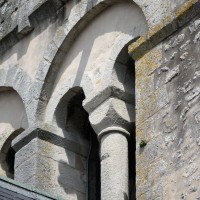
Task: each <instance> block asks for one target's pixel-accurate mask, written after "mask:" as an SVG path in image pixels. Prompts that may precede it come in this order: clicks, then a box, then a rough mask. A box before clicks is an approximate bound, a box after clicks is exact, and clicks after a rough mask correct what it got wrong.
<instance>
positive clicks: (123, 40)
mask: <svg viewBox="0 0 200 200" xmlns="http://www.w3.org/2000/svg"><path fill="white" fill-rule="evenodd" d="M120 6H124V7H125V8H123V9H120ZM127 9H128V10H129V12H128V13H129V14H128V15H125V13H122V12H123V11H121V10H127ZM115 10H118V11H120V12H118V11H117V12H118V18H116V16H115V17H114V14H113V13H114V12H115ZM109 13H111V14H110V15H109ZM120 14H121V15H120ZM107 15H108V17H107V18H106V20H107V21H109V22H108V25H107V27H105V30H100V31H99V32H98V33H97V34H96V33H94V35H93V36H91V37H90V38H92V39H93V41H92V39H91V44H89V45H90V46H89V45H88V47H87V48H92V45H94V43H93V42H94V41H95V39H96V38H101V37H102V38H101V41H100V39H99V40H98V41H97V42H98V43H101V42H102V41H104V39H105V38H106V37H107V40H108V39H109V37H110V38H112V36H113V38H114V40H113V41H107V43H109V42H110V47H108V49H107V52H108V53H107V56H106V57H104V58H102V59H101V58H99V59H100V61H99V65H98V63H95V65H96V66H92V65H93V64H94V63H87V66H88V65H89V64H90V66H91V67H90V68H88V69H87V70H85V71H84V73H85V72H86V71H88V72H89V71H92V70H93V72H92V73H93V74H94V76H96V74H98V73H99V72H98V69H100V70H101V73H102V77H101V78H102V79H104V78H106V80H107V81H108V79H109V78H111V77H110V76H111V74H112V70H113V66H114V61H115V60H116V57H117V56H118V54H119V52H120V51H121V49H122V48H123V47H124V45H125V44H127V43H128V42H130V41H132V40H133V39H137V38H138V37H139V36H140V35H143V34H145V33H146V31H147V24H146V20H145V17H144V15H143V13H142V11H141V10H140V9H139V8H138V6H137V5H136V4H133V3H130V1H127V2H125V3H120V4H115V5H113V6H112V7H109V8H108V9H106V10H105V11H104V12H103V14H100V15H98V17H96V18H95V19H94V20H93V21H92V22H91V23H90V24H89V25H88V26H87V27H86V28H85V29H84V30H83V32H82V33H81V34H79V35H80V36H79V37H77V39H76V41H77V40H78V41H80V39H79V38H80V37H82V35H84V34H85V32H86V31H87V30H88V29H89V28H90V27H91V26H93V24H95V23H96V20H99V21H103V20H104V18H105V17H106V16H107ZM123 16H128V17H130V18H131V20H130V19H129V20H130V21H131V22H130V25H128V23H127V26H125V25H124V24H125V23H124V22H123V20H128V18H124V17H123ZM109 17H111V18H110V19H109ZM117 20H118V21H117ZM138 21H140V22H141V23H138ZM113 22H114V23H116V24H114V25H112V23H113ZM101 23H102V22H101ZM91 24H92V25H91ZM110 25H111V27H109V26H110ZM115 25H116V27H114V26H115ZM101 26H103V27H104V25H101ZM93 27H94V26H93ZM99 27H100V25H99ZM113 27H114V28H116V32H117V33H116V34H115V33H114V32H115V31H113V30H112V29H113ZM128 27H129V28H128ZM123 28H124V29H123ZM93 29H96V27H95V28H93ZM95 34H96V35H95ZM87 36H88V35H87ZM87 36H86V37H87ZM104 36H105V37H104ZM83 37H84V36H83ZM103 37H104V38H103ZM90 38H88V40H90ZM85 39H86V38H85ZM76 41H74V43H76ZM82 41H83V40H82ZM95 42H96V41H95ZM104 44H105V43H104ZM105 45H106V44H105ZM82 46H83V47H84V46H85V45H83V44H82ZM72 47H73V45H72V46H71V50H70V53H71V52H72V51H73V50H72ZM97 48H98V47H97ZM97 48H96V49H97ZM101 48H102V49H103V48H104V47H103V46H102V47H101ZM93 50H94V48H93V49H86V48H85V49H84V53H88V55H86V54H85V55H83V57H84V59H85V58H86V59H87V56H89V54H90V53H91V54H92V53H93V52H94V51H93ZM96 53H97V52H96ZM68 54H69V52H68V53H66V55H68ZM66 55H65V58H64V57H63V60H65V59H67V58H66ZM93 56H94V55H93ZM83 57H82V58H81V59H82V60H83ZM59 59H61V58H60V57H59ZM102 60H104V62H103V63H102ZM83 62H85V61H83ZM83 62H82V63H81V64H80V68H79V75H76V76H82V75H80V74H83V70H84V69H83V68H84V67H86V63H84V64H83ZM83 65H85V66H83ZM100 65H101V66H100ZM102 66H103V68H102ZM52 67H53V65H52ZM74 68H75V67H74ZM92 68H93V69H92ZM97 68H98V69H97ZM52 70H53V71H51V70H50V71H49V72H48V75H47V79H46V82H48V83H47V85H46V86H47V87H46V86H44V87H46V89H45V91H44V94H47V93H48V89H50V90H49V91H53V89H54V88H55V84H57V83H56V81H58V80H59V78H58V76H60V74H61V70H63V69H62V67H61V65H60V66H59V68H54V67H53V68H52ZM56 70H57V72H55V71H56ZM95 70H96V71H95ZM59 73H60V74H59ZM86 74H87V75H86ZM92 76H93V75H92ZM48 77H49V78H50V77H51V78H52V80H53V79H54V80H53V82H51V81H50V80H48ZM72 79H73V78H72ZM72 79H70V78H66V79H65V81H62V82H63V83H62V84H63V85H62V88H59V92H58V93H56V92H54V93H52V92H50V93H51V94H52V96H51V98H50V97H48V98H47V102H46V103H47V104H48V106H47V109H46V116H47V118H48V119H46V120H47V122H51V121H52V117H53V115H52V114H53V113H54V112H55V108H56V106H57V104H58V102H59V100H60V99H61V98H62V96H63V94H64V93H66V92H67V91H68V90H69V89H70V87H74V86H81V87H83V89H84V92H85V94H86V96H89V95H90V94H89V93H90V91H91V88H90V89H89V87H90V86H91V85H92V84H93V83H92V82H94V81H95V80H94V77H91V75H89V73H85V75H84V77H83V78H82V79H83V80H82V83H80V82H79V83H78V82H77V83H73V82H72V81H73V80H72ZM80 79H81V78H80ZM92 79H93V80H92ZM107 81H105V82H103V81H102V82H101V87H102V88H101V89H99V88H98V91H99V90H103V88H105V87H107V85H103V83H106V82H107ZM84 82H85V83H88V82H91V84H90V85H89V84H87V86H84V84H85V83H84ZM85 85H86V84H85ZM94 92H95V91H92V93H94ZM50 93H49V94H50ZM49 98H50V101H49V100H48V99H49ZM48 101H49V102H48ZM44 104H45V103H44V102H42V105H44ZM44 109H45V108H44ZM43 112H44V111H43ZM40 113H41V110H40ZM50 118H51V119H50Z"/></svg>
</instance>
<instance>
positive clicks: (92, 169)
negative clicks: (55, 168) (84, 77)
mask: <svg viewBox="0 0 200 200" xmlns="http://www.w3.org/2000/svg"><path fill="white" fill-rule="evenodd" d="M84 99H85V95H84V92H83V89H82V88H81V87H73V88H71V89H69V90H68V92H67V93H66V94H65V95H64V96H63V98H62V99H61V100H60V102H59V104H58V106H57V108H56V112H55V116H54V119H55V122H56V124H57V125H58V126H59V127H60V128H62V129H63V130H65V131H66V134H73V135H74V136H76V138H77V140H76V143H79V144H80V145H82V151H84V152H85V153H84V154H82V155H81V154H77V153H76V152H73V153H74V154H75V157H76V159H77V161H76V164H75V169H76V170H77V171H78V172H79V171H80V172H81V174H82V176H84V177H85V181H84V182H85V183H84V184H82V181H80V185H78V184H77V185H73V186H71V187H72V188H73V190H74V191H75V192H77V194H78V192H79V191H80V187H81V188H82V189H81V191H82V195H83V196H84V197H85V199H96V200H100V160H99V156H98V152H99V143H98V141H97V135H96V134H95V132H94V131H93V129H92V127H91V125H90V122H89V119H88V113H87V112H86V111H85V109H84V108H83V106H82V102H83V100H84ZM59 171H60V174H68V173H70V172H68V168H67V167H66V168H65V170H63V168H62V167H59ZM81 179H82V178H81V177H80V180H81ZM58 181H59V183H60V185H61V186H62V187H63V188H65V189H67V188H68V187H69V186H68V185H65V184H66V182H68V181H65V183H63V178H62V177H60V178H58ZM69 181H70V180H69ZM69 184H70V182H69ZM87 196H88V198H86V197H87Z"/></svg>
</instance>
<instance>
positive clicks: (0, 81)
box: [0, 65, 34, 123]
mask: <svg viewBox="0 0 200 200" xmlns="http://www.w3.org/2000/svg"><path fill="white" fill-rule="evenodd" d="M32 84H33V82H32V79H31V78H30V77H29V76H28V75H27V74H26V72H24V71H23V69H21V68H20V67H19V66H18V65H10V66H9V67H7V68H2V69H0V92H3V91H15V92H16V93H17V94H18V96H19V97H20V99H21V102H22V103H23V105H24V108H25V111H26V113H27V117H28V119H27V120H28V122H29V123H31V122H32V121H33V117H32V114H33V106H32V104H31V103H30V102H31V101H33V99H34V98H33V95H34V91H33V89H34V88H32Z"/></svg>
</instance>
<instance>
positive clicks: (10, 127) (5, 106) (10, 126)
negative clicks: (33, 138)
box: [0, 86, 28, 178]
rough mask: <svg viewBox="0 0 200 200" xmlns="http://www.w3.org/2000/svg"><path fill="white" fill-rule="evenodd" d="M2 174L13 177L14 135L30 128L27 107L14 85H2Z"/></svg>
mask: <svg viewBox="0 0 200 200" xmlns="http://www.w3.org/2000/svg"><path fill="white" fill-rule="evenodd" d="M0 110H1V112H0V164H1V167H0V175H7V176H8V177H9V178H13V175H14V172H13V170H14V163H13V162H14V151H13V150H12V148H11V142H12V139H14V137H16V136H17V135H18V134H20V133H21V132H22V131H23V130H24V129H26V128H28V119H27V114H26V109H25V106H24V103H23V101H22V99H21V97H20V95H19V94H18V93H17V92H16V91H15V90H14V89H13V88H12V87H5V86H4V87H2V86H1V87H0Z"/></svg>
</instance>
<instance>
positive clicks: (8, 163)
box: [0, 128, 24, 179]
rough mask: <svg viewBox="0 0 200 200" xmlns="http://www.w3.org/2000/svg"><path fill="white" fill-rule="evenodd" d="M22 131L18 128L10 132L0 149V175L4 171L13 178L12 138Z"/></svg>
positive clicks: (13, 152) (13, 156)
mask: <svg viewBox="0 0 200 200" xmlns="http://www.w3.org/2000/svg"><path fill="white" fill-rule="evenodd" d="M23 131H24V129H23V128H20V129H18V130H15V131H14V132H13V133H11V134H10V135H9V137H8V138H7V139H6V141H5V142H4V143H3V146H2V147H1V149H0V166H1V175H4V173H5V175H6V176H7V177H8V178H11V179H14V163H15V151H14V149H13V148H12V140H13V139H14V138H16V137H17V136H18V135H19V134H20V133H22V132H23Z"/></svg>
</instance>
